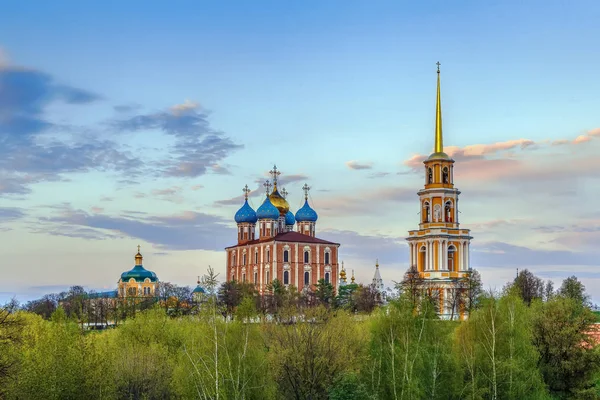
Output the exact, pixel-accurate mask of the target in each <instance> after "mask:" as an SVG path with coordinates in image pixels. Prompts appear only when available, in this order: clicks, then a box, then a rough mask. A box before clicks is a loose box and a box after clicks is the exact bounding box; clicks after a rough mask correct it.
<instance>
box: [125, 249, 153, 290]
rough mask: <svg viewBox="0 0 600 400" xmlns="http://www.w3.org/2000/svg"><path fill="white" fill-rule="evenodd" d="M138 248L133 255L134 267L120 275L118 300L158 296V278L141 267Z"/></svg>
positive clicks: (140, 256)
mask: <svg viewBox="0 0 600 400" xmlns="http://www.w3.org/2000/svg"><path fill="white" fill-rule="evenodd" d="M142 261H143V257H142V254H141V253H140V246H138V252H137V254H136V255H135V266H134V267H133V268H132V269H131V270H129V271H126V272H123V273H122V274H121V279H119V288H118V293H119V297H120V298H128V297H156V296H158V277H157V276H156V274H155V273H154V272H152V271H148V270H147V269H145V268H144V266H143V263H142Z"/></svg>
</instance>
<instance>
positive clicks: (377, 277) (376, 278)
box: [372, 260, 386, 301]
mask: <svg viewBox="0 0 600 400" xmlns="http://www.w3.org/2000/svg"><path fill="white" fill-rule="evenodd" d="M372 285H373V288H374V289H375V290H376V291H377V293H379V300H380V301H385V298H386V294H385V286H384V285H383V279H381V274H380V273H379V260H375V274H374V275H373V282H372Z"/></svg>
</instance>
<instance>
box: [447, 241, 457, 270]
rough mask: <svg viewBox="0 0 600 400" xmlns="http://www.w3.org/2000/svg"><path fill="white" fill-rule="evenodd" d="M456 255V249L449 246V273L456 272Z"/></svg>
mask: <svg viewBox="0 0 600 400" xmlns="http://www.w3.org/2000/svg"><path fill="white" fill-rule="evenodd" d="M455 254H456V247H454V246H453V245H450V246H448V271H454V265H455V262H454V255H455Z"/></svg>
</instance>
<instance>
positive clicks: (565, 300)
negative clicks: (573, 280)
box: [533, 296, 600, 399]
mask: <svg viewBox="0 0 600 400" xmlns="http://www.w3.org/2000/svg"><path fill="white" fill-rule="evenodd" d="M580 300H581V299H580V298H577V299H573V298H570V297H564V296H557V297H555V298H553V299H551V300H550V301H548V302H546V303H543V304H538V306H537V308H536V312H535V318H534V330H533V332H534V336H533V339H534V340H533V343H534V344H535V346H536V347H537V349H538V351H539V354H540V357H539V363H538V365H539V367H540V370H541V372H542V375H543V377H544V381H545V382H546V384H547V385H548V387H549V389H550V392H551V393H552V394H553V395H554V396H556V397H558V398H564V399H595V398H597V397H596V395H597V393H596V390H597V389H596V388H595V387H594V386H595V383H596V382H595V381H596V380H597V379H598V374H599V373H600V353H599V352H598V350H597V349H594V346H595V343H593V339H592V338H591V337H590V335H589V333H590V332H591V330H592V324H593V322H594V316H593V314H592V312H591V311H590V309H589V308H587V307H585V306H584V305H583V304H581V303H580Z"/></svg>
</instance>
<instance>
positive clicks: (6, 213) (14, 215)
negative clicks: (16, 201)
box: [0, 207, 25, 223]
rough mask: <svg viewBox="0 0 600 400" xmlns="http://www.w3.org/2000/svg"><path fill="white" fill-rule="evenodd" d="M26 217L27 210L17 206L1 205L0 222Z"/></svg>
mask: <svg viewBox="0 0 600 400" xmlns="http://www.w3.org/2000/svg"><path fill="white" fill-rule="evenodd" d="M24 217H25V211H24V210H23V209H21V208H17V207H0V223H2V222H10V221H14V220H17V219H21V218H24Z"/></svg>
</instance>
